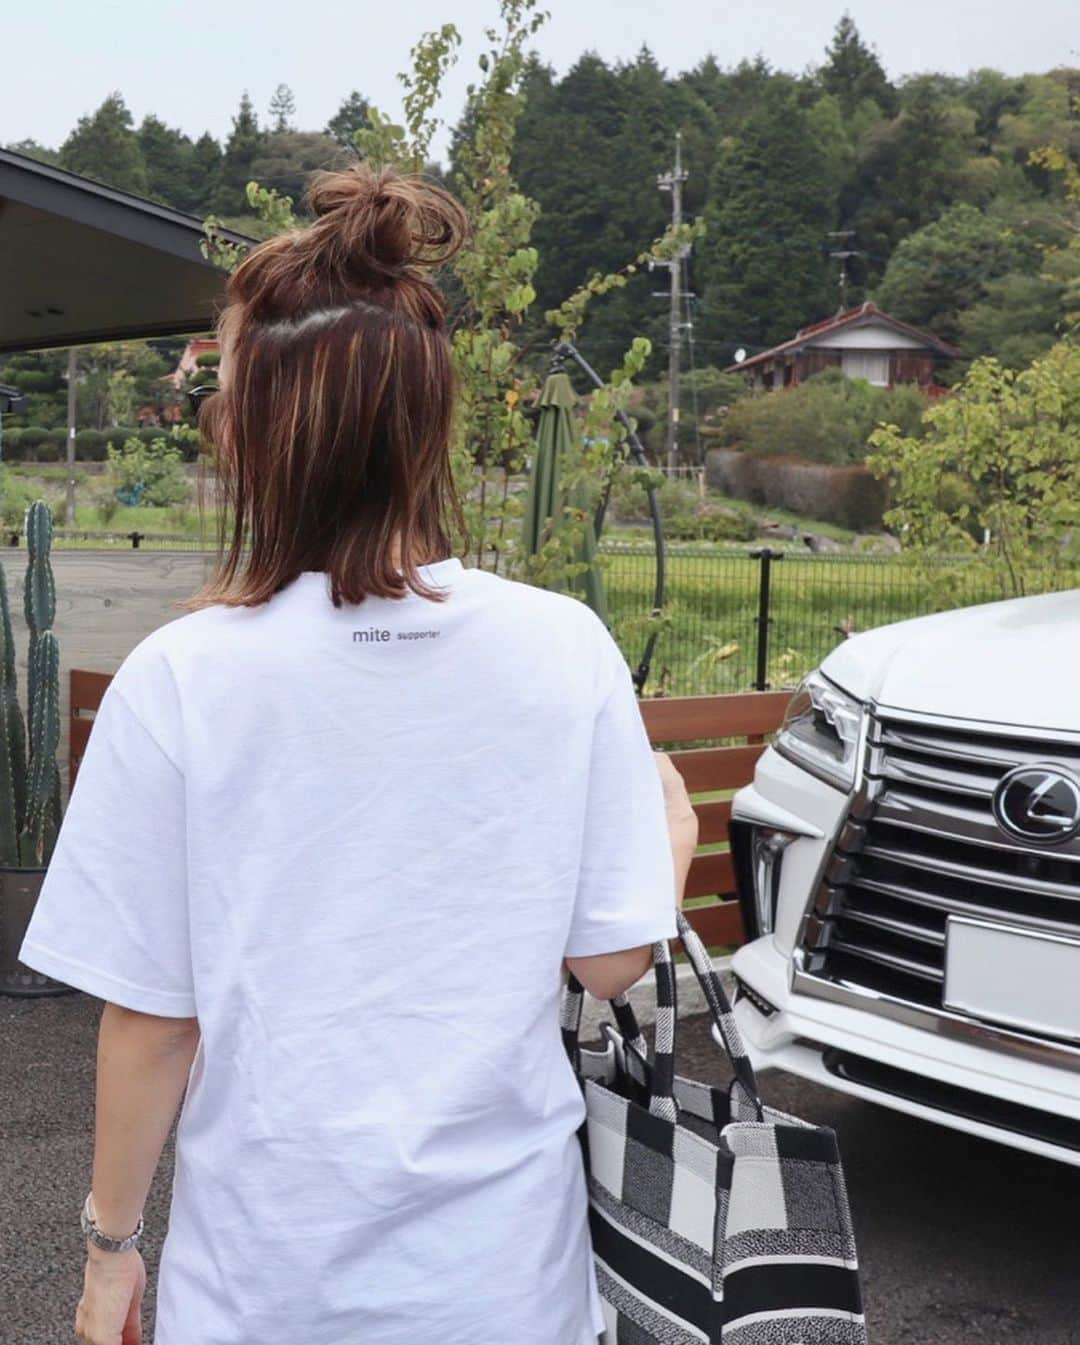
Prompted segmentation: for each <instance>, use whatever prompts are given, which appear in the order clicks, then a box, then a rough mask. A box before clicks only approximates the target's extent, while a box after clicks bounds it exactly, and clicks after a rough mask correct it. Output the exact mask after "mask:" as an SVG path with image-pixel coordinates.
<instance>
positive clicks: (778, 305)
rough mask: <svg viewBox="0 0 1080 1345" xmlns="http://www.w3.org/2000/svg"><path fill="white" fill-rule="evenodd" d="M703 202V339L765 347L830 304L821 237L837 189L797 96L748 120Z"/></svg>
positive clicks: (786, 95) (772, 103)
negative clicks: (705, 208)
mask: <svg viewBox="0 0 1080 1345" xmlns="http://www.w3.org/2000/svg"><path fill="white" fill-rule="evenodd" d="M709 196H710V201H709V206H708V209H707V211H706V228H707V233H706V237H705V241H704V245H703V248H702V261H701V265H700V267H699V272H700V275H701V277H702V279H703V281H704V291H705V293H704V300H705V309H704V313H703V321H702V327H703V330H704V331H705V332H706V334H707V335H708V336H712V337H714V338H715V339H716V340H717V341H723V342H728V343H730V344H731V345H736V344H742V345H752V346H754V345H756V346H768V345H772V344H773V343H774V342H777V341H782V340H785V339H786V338H788V337H790V336H793V335H794V334H795V332H796V331H797V330H798V328H800V327H803V326H805V325H806V324H808V323H810V322H813V321H815V320H817V319H819V318H822V317H825V316H826V315H827V313H828V311H829V310H830V308H835V305H836V299H835V295H834V294H833V293H832V291H831V289H830V286H829V284H828V279H827V270H826V253H827V239H826V233H827V231H828V230H829V229H832V228H834V227H835V208H836V207H835V200H836V188H835V183H833V182H832V181H831V180H830V177H829V171H828V160H827V158H826V155H825V153H824V151H823V150H822V148H821V147H820V145H818V144H817V142H816V141H815V140H814V138H813V136H812V135H811V134H810V128H809V125H808V123H807V118H806V114H805V113H804V112H803V110H802V109H801V107H800V106H799V103H798V100H797V98H796V96H795V95H794V94H792V93H790V92H787V91H786V90H783V89H781V90H779V91H778V92H776V93H775V94H773V95H771V96H770V97H769V98H767V99H766V101H765V102H764V104H763V105H762V107H761V108H760V109H759V110H758V111H756V112H754V113H752V114H751V116H750V117H749V118H748V119H747V122H746V124H745V126H744V128H743V131H742V134H741V135H740V136H739V137H737V138H735V139H733V140H731V141H730V142H729V143H728V144H727V146H726V148H725V150H724V152H723V153H722V154H721V156H720V158H719V160H718V161H717V165H716V170H715V172H714V173H713V179H712V182H711V184H710V192H709Z"/></svg>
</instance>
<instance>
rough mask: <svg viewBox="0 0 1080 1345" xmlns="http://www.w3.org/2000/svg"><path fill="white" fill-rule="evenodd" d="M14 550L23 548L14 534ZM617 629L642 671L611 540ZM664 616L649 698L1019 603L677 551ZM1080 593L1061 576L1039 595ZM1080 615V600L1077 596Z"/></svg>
mask: <svg viewBox="0 0 1080 1345" xmlns="http://www.w3.org/2000/svg"><path fill="white" fill-rule="evenodd" d="M12 538H13V540H12V544H13V545H20V544H21V538H20V537H19V535H18V534H17V533H15V534H13V535H12ZM53 545H54V547H55V548H56V549H58V550H67V549H69V548H70V549H75V548H83V547H86V548H90V549H95V550H97V549H109V550H113V549H132V548H138V549H140V550H145V551H159V550H168V551H206V550H207V542H206V540H205V539H197V538H191V539H185V538H177V537H175V536H167V535H164V534H153V533H139V532H131V533H107V532H93V531H88V532H84V531H76V530H71V531H68V530H61V529H57V530H56V532H55V533H54V541H53ZM600 552H601V555H602V556H603V557H604V558H605V559H604V561H603V562H602V563H603V566H604V589H605V593H606V595H607V602H608V610H609V616H610V618H611V624H612V630H613V633H614V635H615V638H616V640H617V641H618V642H619V645H620V647H621V648H622V650H623V652H624V653H625V654H626V657H627V659H628V660H629V662H630V664H631V666H632V667H633V668H636V667H637V666H638V663H639V661H640V659H641V655H642V651H643V650H644V648H645V644H646V640H647V638H648V634H649V631H650V629H652V625H651V620H650V613H651V609H652V600H653V588H654V584H655V580H656V555H655V551H654V549H653V547H652V546H651V545H649V544H647V543H638V542H633V543H623V542H614V541H603V542H601V544H600ZM665 574H666V595H665V598H666V600H665V605H664V613H663V616H662V618H661V622H660V627H659V635H658V639H657V641H656V646H655V650H654V653H653V659H652V666H651V669H650V674H649V680H648V682H647V683H646V686H645V688H644V690H645V694H646V695H648V694H655V693H657V692H664V693H665V694H667V695H702V694H708V693H712V692H724V691H752V690H760V691H765V690H769V689H770V688H773V689H779V688H783V687H788V686H794V685H795V683H796V682H798V680H799V678H800V677H801V676H802V675H803V673H805V672H808V671H809V670H810V669H811V668H814V667H816V666H817V664H819V663H820V662H821V660H822V659H823V658H824V657H825V655H826V654H827V653H828V652H829V650H830V649H832V648H834V647H835V646H836V645H837V644H838V643H839V642H840V641H841V640H844V639H846V638H847V637H848V636H850V635H856V634H858V633H859V632H860V631H864V630H870V629H872V628H873V627H875V626H882V625H885V624H887V623H888V622H891V621H903V620H905V619H907V618H908V617H915V616H923V615H925V614H927V613H930V612H940V611H946V610H949V609H951V608H957V607H967V606H971V605H973V604H976V603H982V602H993V601H995V600H996V599H1000V598H1005V597H1010V596H1012V594H1011V593H1009V592H1006V591H1004V590H1003V588H1002V586H1001V581H1000V579H999V578H998V576H997V575H996V574H995V572H994V571H993V570H992V569H991V568H990V567H989V566H987V565H985V564H983V563H982V562H981V561H979V560H978V559H977V558H973V559H965V558H957V559H946V558H942V559H939V560H936V561H929V560H926V559H923V560H921V561H919V562H915V561H913V560H912V559H910V558H908V557H901V556H891V555H882V554H879V553H876V554H867V555H858V554H851V553H829V554H824V555H813V554H811V553H809V552H803V551H788V552H778V551H775V550H771V549H769V548H768V547H757V548H755V547H752V546H745V547H726V548H720V547H713V546H707V545H701V544H693V543H678V542H675V543H669V544H668V546H667V548H666V560H665ZM1071 588H1077V589H1080V570H1075V569H1065V568H1062V569H1060V570H1059V571H1057V573H1055V574H1054V575H1053V576H1052V577H1051V578H1048V579H1044V581H1043V583H1042V586H1041V589H1036V590H1033V591H1047V590H1050V589H1071ZM1077 614H1078V616H1080V592H1078V594H1077Z"/></svg>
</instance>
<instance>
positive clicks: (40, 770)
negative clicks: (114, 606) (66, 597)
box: [0, 500, 72, 995]
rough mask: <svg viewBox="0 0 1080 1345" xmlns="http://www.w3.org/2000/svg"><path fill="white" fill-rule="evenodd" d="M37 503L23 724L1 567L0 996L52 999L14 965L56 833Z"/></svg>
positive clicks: (50, 612) (51, 655)
mask: <svg viewBox="0 0 1080 1345" xmlns="http://www.w3.org/2000/svg"><path fill="white" fill-rule="evenodd" d="M52 529H53V520H52V514H51V512H50V510H49V506H48V505H47V504H46V503H45V501H44V500H35V501H34V503H33V504H32V505H31V506H30V508H29V509H28V510H27V514H26V546H27V550H28V551H29V553H30V559H29V561H28V563H27V567H26V579H25V583H24V586H23V604H24V608H25V611H26V624H27V627H28V629H29V631H30V648H29V656H28V659H27V672H28V687H27V710H28V714H27V718H26V720H25V721H24V719H23V712H22V708H21V706H20V705H19V698H18V688H17V685H16V671H15V640H14V637H13V635H12V631H11V611H10V608H9V606H8V592H7V575H6V573H5V571H4V569H3V567H2V566H0V994H6V995H58V994H64V993H68V992H70V991H71V989H72V987H71V986H68V985H65V984H64V983H63V982H62V981H57V980H54V979H53V978H52V977H51V976H45V975H42V973H41V972H38V971H34V970H32V969H31V968H30V967H27V966H25V965H24V964H23V963H22V962H20V961H19V960H18V957H17V953H18V951H19V948H20V947H21V945H22V941H23V936H24V934H25V933H26V927H27V925H28V924H29V923H30V917H31V915H32V914H33V910H34V904H35V902H36V901H37V897H38V893H39V891H40V890H41V884H42V882H43V881H44V878H45V872H46V869H47V868H48V864H49V859H50V858H51V856H52V851H53V846H54V844H55V842H56V835H57V832H58V831H59V830H60V815H61V804H60V769H59V767H58V765H57V761H56V752H57V748H58V747H59V744H60V648H59V645H58V644H57V640H56V635H55V634H54V632H53V630H52V623H53V617H54V616H55V613H56V588H55V585H54V582H53V572H52V565H51V563H50V561H49V547H50V545H51V543H52Z"/></svg>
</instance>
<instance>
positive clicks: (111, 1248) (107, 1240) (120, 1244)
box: [79, 1195, 143, 1252]
mask: <svg viewBox="0 0 1080 1345" xmlns="http://www.w3.org/2000/svg"><path fill="white" fill-rule="evenodd" d="M79 1224H80V1226H81V1228H82V1231H83V1233H84V1234H85V1236H86V1237H87V1238H88V1239H89V1240H90V1241H91V1242H92V1243H93V1244H94V1246H95V1247H100V1248H101V1250H102V1251H106V1252H126V1251H128V1250H129V1249H130V1248H132V1247H135V1246H137V1245H138V1241H139V1238H140V1237H141V1236H142V1231H143V1216H142V1215H141V1214H140V1215H139V1222H138V1223H137V1224H136V1226H135V1230H134V1232H132V1233H129V1234H128V1235H127V1237H123V1238H112V1237H109V1235H108V1234H107V1233H103V1232H102V1231H101V1229H100V1228H98V1226H97V1224H96V1223H95V1222H94V1220H93V1219H92V1218H91V1215H90V1196H89V1195H88V1196H87V1197H86V1200H85V1201H84V1203H83V1207H82V1214H81V1215H80V1216H79Z"/></svg>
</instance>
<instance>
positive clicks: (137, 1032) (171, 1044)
mask: <svg viewBox="0 0 1080 1345" xmlns="http://www.w3.org/2000/svg"><path fill="white" fill-rule="evenodd" d="M198 1044H199V1021H198V1019H197V1018H162V1017H158V1016H156V1015H154V1014H148V1013H138V1012H136V1010H134V1009H125V1008H121V1006H120V1005H118V1004H106V1005H105V1008H104V1009H103V1010H102V1014H101V1023H100V1026H99V1028H98V1048H97V1102H96V1109H95V1128H94V1170H93V1175H92V1178H91V1189H92V1190H93V1193H94V1199H93V1208H94V1214H95V1218H96V1221H97V1224H98V1226H99V1227H100V1229H101V1231H102V1232H103V1233H107V1234H108V1235H109V1236H110V1237H117V1238H122V1237H125V1236H126V1235H127V1234H128V1233H130V1232H131V1231H132V1229H133V1228H134V1227H135V1225H136V1224H137V1223H138V1222H139V1215H140V1214H141V1213H142V1208H143V1205H144V1204H145V1202H146V1197H147V1194H148V1192H149V1190H150V1182H151V1180H152V1179H153V1176H154V1172H155V1170H156V1168H157V1165H158V1160H159V1159H160V1158H161V1150H162V1148H163V1147H164V1144H165V1138H166V1136H167V1135H168V1133H169V1128H170V1126H171V1125H172V1123H173V1121H174V1120H175V1118H176V1113H177V1110H178V1108H179V1106H180V1102H181V1100H182V1099H183V1096H184V1088H185V1086H186V1084H187V1078H188V1074H189V1072H190V1070H191V1062H192V1059H193V1058H194V1055H195V1048H196V1046H198Z"/></svg>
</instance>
